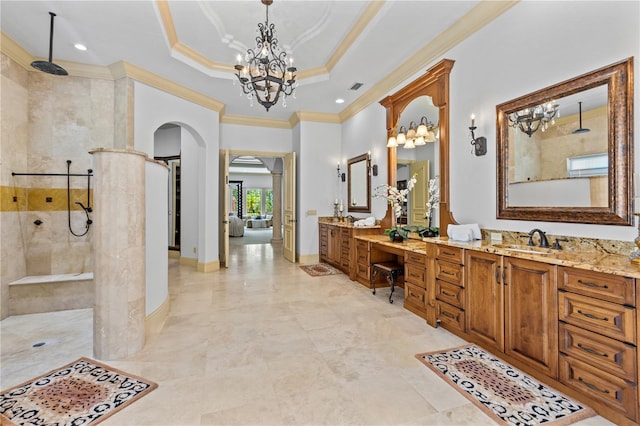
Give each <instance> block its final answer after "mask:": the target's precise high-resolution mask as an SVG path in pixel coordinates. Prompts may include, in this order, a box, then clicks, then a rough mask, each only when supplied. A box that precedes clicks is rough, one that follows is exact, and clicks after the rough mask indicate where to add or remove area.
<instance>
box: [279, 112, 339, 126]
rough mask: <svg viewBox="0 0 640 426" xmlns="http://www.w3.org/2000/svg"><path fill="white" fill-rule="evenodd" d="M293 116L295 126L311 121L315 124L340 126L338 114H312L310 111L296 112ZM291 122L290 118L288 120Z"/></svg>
mask: <svg viewBox="0 0 640 426" xmlns="http://www.w3.org/2000/svg"><path fill="white" fill-rule="evenodd" d="M294 115H295V116H296V117H297V120H296V124H297V123H298V122H300V121H313V122H316V123H334V124H341V123H342V120H340V116H339V115H338V114H331V113H327V112H312V111H296V112H295V113H294ZM289 122H291V118H290V119H289Z"/></svg>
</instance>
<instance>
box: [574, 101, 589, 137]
mask: <svg viewBox="0 0 640 426" xmlns="http://www.w3.org/2000/svg"><path fill="white" fill-rule="evenodd" d="M578 108H579V109H580V127H579V128H577V129H575V130H574V131H573V132H571V133H572V134H574V135H577V134H580V133H587V132H590V131H591V129H585V128H584V127H582V102H578Z"/></svg>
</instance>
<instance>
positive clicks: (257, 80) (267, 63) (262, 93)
mask: <svg viewBox="0 0 640 426" xmlns="http://www.w3.org/2000/svg"><path fill="white" fill-rule="evenodd" d="M261 1H262V4H264V5H265V6H266V8H267V12H266V20H265V22H264V23H258V32H259V33H260V35H259V36H258V37H256V48H255V50H254V49H248V50H247V54H246V55H245V58H244V60H245V62H246V65H241V64H237V65H236V66H235V67H234V68H235V70H236V77H238V80H239V81H240V86H241V88H242V92H243V93H244V94H245V95H247V98H248V99H249V101H250V103H251V106H253V98H255V99H256V100H257V101H258V103H259V104H260V105H262V106H263V107H265V108H266V110H267V111H269V108H271V107H272V106H274V105H275V104H276V103H278V99H279V98H280V95H281V94H282V97H283V99H282V106H283V107H285V108H286V106H287V96H290V95H292V94H293V90H294V89H295V88H296V87H297V85H298V83H297V82H296V75H295V72H296V71H297V70H296V67H294V66H293V59H291V58H289V64H288V66H287V54H286V53H285V52H283V51H281V50H280V47H279V46H278V39H277V38H276V37H275V33H276V28H275V25H274V24H270V23H269V5H270V4H271V3H273V0H261ZM241 61H242V57H241V55H238V62H241Z"/></svg>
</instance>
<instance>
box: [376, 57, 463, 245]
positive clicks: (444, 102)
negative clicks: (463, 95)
mask: <svg viewBox="0 0 640 426" xmlns="http://www.w3.org/2000/svg"><path fill="white" fill-rule="evenodd" d="M453 64H454V61H452V60H451V59H443V60H442V61H440V62H438V63H437V64H435V65H434V66H433V67H431V68H429V69H428V70H427V71H426V72H425V74H423V75H422V76H420V77H419V78H417V79H416V80H414V81H413V82H411V83H409V84H408V85H406V86H405V87H403V88H402V89H400V90H398V91H397V92H396V93H394V94H392V95H389V96H387V97H386V98H384V99H383V100H381V101H380V104H381V105H382V106H384V107H385V108H386V109H387V137H390V136H391V135H394V134H395V131H396V129H397V127H398V124H399V121H400V116H401V114H402V113H403V111H405V109H406V108H407V106H408V105H409V104H411V103H412V101H414V100H415V99H418V98H420V97H421V96H426V97H428V98H429V100H430V102H431V103H432V104H433V106H435V107H436V109H437V114H434V117H431V116H429V117H428V118H429V119H430V120H432V121H434V122H435V123H437V132H438V141H437V144H438V145H437V150H438V167H437V169H436V170H437V174H438V177H439V179H438V180H439V183H440V203H439V205H438V226H439V228H440V235H441V236H446V235H447V225H449V224H450V223H453V224H455V223H456V221H455V219H454V218H453V214H452V213H451V211H450V210H449V74H450V73H451V69H452V68H453ZM422 115H425V114H424V113H423V114H422ZM403 119H404V117H403ZM408 119H410V120H420V117H415V118H408ZM385 142H386V141H385ZM400 149H403V148H400ZM397 150H398V148H396V147H391V148H387V182H388V184H389V185H393V186H395V185H396V184H397V173H398V171H397V167H398V153H397ZM414 190H415V189H414ZM423 191H424V190H423ZM425 196H426V194H425ZM392 221H393V214H392V212H391V210H390V208H387V214H386V215H385V217H384V218H383V219H382V220H381V225H382V226H383V227H387V228H389V227H391V226H392Z"/></svg>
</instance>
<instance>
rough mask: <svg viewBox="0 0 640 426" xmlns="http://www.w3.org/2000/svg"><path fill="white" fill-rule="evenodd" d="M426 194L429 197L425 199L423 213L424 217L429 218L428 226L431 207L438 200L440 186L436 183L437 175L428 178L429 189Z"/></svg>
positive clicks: (432, 207)
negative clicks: (425, 209)
mask: <svg viewBox="0 0 640 426" xmlns="http://www.w3.org/2000/svg"><path fill="white" fill-rule="evenodd" d="M427 195H428V196H429V197H428V199H427V212H426V213H425V217H426V218H427V219H429V227H431V219H432V217H431V215H432V214H433V209H434V208H435V207H436V206H437V205H438V203H439V202H440V187H439V185H438V176H436V177H435V178H433V179H429V191H428V193H427Z"/></svg>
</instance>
